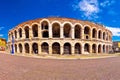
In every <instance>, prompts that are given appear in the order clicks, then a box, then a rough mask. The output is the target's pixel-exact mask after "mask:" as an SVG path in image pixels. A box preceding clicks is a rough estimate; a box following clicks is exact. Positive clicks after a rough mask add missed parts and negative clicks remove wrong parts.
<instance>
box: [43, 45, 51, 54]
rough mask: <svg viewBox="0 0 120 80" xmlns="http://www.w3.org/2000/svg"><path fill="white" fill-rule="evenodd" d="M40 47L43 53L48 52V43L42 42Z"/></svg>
mask: <svg viewBox="0 0 120 80" xmlns="http://www.w3.org/2000/svg"><path fill="white" fill-rule="evenodd" d="M41 48H42V52H43V53H47V54H48V53H49V45H48V43H43V44H42V45H41Z"/></svg>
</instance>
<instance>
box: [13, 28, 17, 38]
mask: <svg viewBox="0 0 120 80" xmlns="http://www.w3.org/2000/svg"><path fill="white" fill-rule="evenodd" d="M14 34H15V39H16V38H17V31H16V30H15V31H14Z"/></svg>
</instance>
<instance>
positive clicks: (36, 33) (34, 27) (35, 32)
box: [32, 24, 38, 37]
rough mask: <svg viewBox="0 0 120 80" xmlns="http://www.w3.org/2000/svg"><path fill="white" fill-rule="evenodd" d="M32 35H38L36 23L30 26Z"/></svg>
mask: <svg viewBox="0 0 120 80" xmlns="http://www.w3.org/2000/svg"><path fill="white" fill-rule="evenodd" d="M32 32H33V37H38V25H37V24H34V25H33V26H32Z"/></svg>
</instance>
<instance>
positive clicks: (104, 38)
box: [103, 32, 106, 40]
mask: <svg viewBox="0 0 120 80" xmlns="http://www.w3.org/2000/svg"><path fill="white" fill-rule="evenodd" d="M105 36H106V35H105V32H103V40H105Z"/></svg>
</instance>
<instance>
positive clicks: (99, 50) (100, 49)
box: [98, 45, 102, 53]
mask: <svg viewBox="0 0 120 80" xmlns="http://www.w3.org/2000/svg"><path fill="white" fill-rule="evenodd" d="M98 53H102V47H101V45H98Z"/></svg>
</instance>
